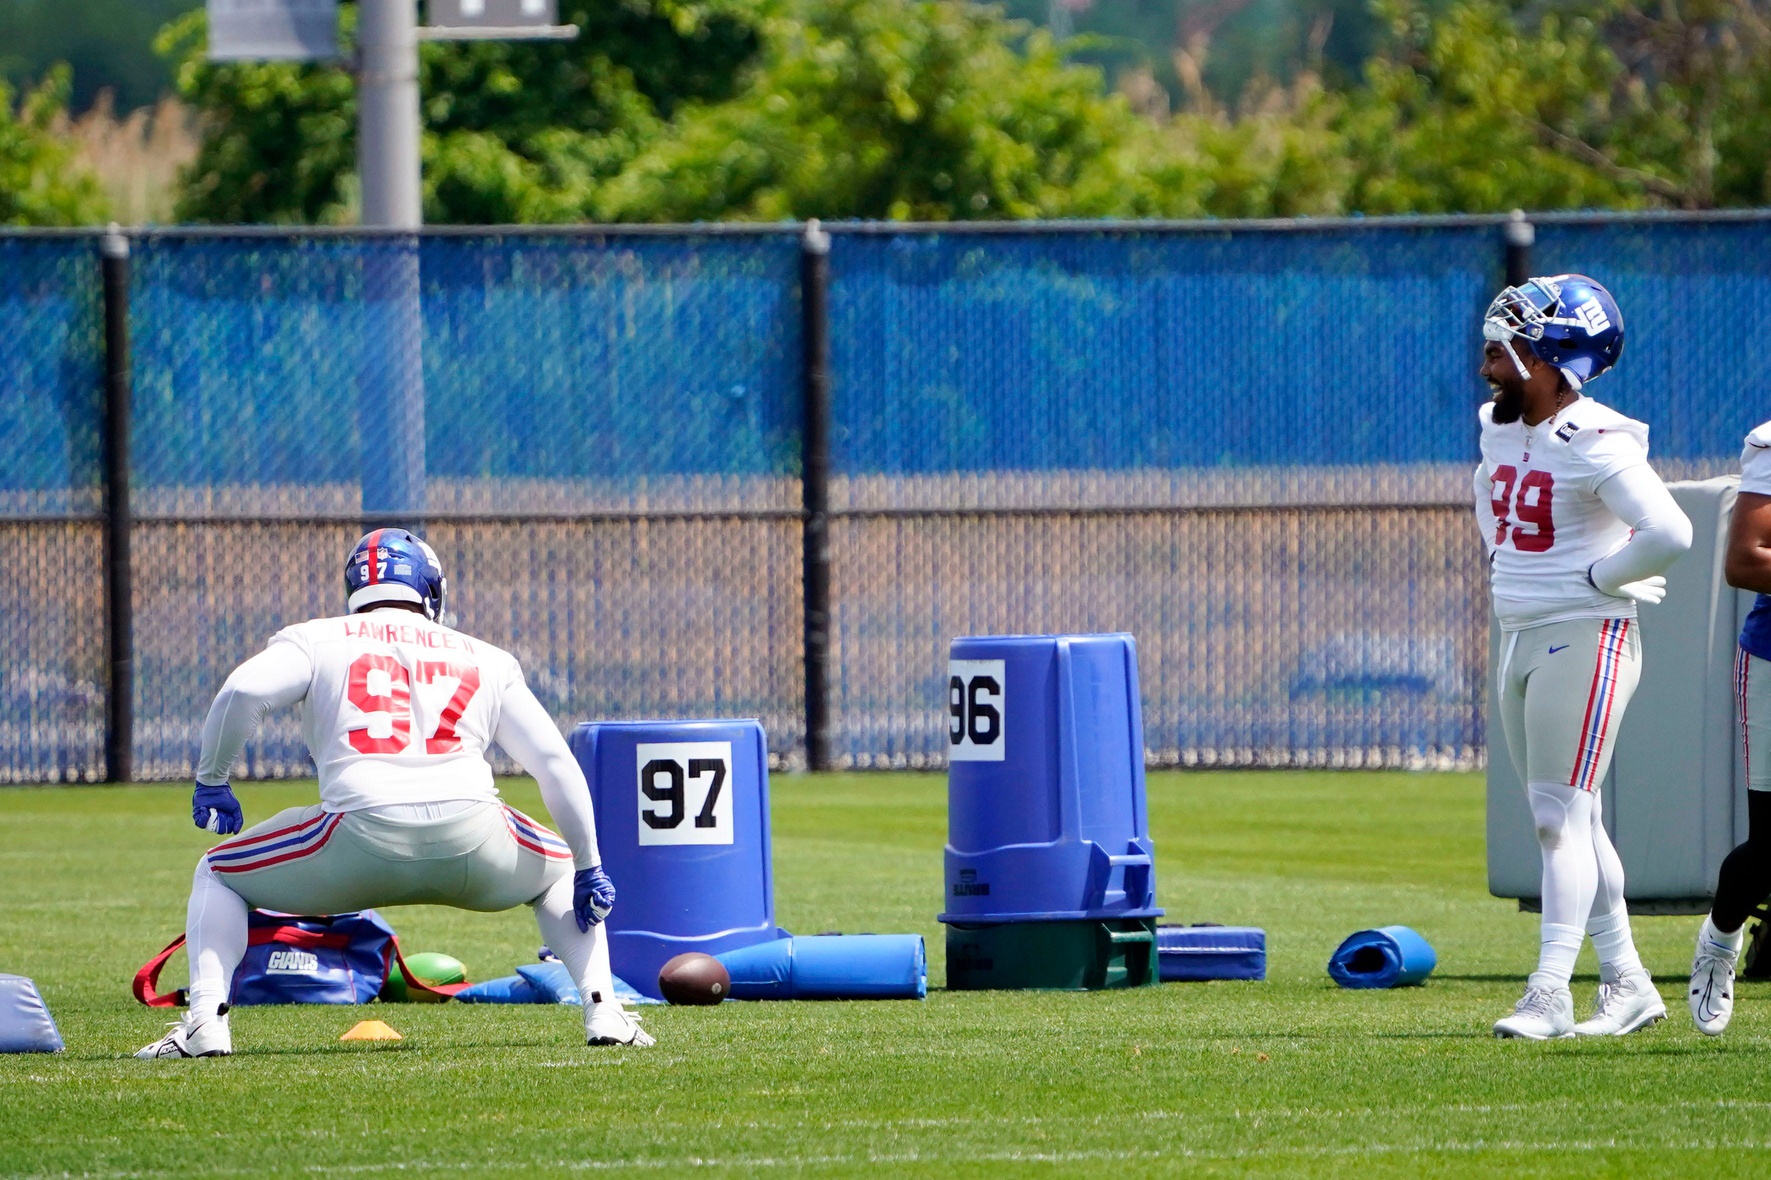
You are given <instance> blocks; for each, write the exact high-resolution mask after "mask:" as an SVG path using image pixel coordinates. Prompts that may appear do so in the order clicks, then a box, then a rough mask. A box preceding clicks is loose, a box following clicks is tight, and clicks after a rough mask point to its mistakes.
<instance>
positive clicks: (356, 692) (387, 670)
mask: <svg viewBox="0 0 1771 1180" xmlns="http://www.w3.org/2000/svg"><path fill="white" fill-rule="evenodd" d="M281 644H293V645H295V646H296V647H298V648H300V649H301V651H302V653H303V654H304V655H305V656H306V657H307V659H308V661H309V662H310V664H311V666H312V668H313V675H312V679H311V680H310V681H309V683H308V690H307V695H306V697H305V699H304V700H303V701H302V705H301V710H302V717H301V724H302V732H303V734H304V735H305V736H306V738H307V746H308V750H309V751H310V752H311V753H312V754H313V757H314V762H315V764H316V765H317V766H318V767H319V772H320V802H321V804H322V805H323V806H324V807H325V808H326V810H327V811H355V810H358V809H360V808H364V807H380V806H385V805H387V804H394V803H437V802H444V801H447V800H451V799H488V800H489V799H496V798H497V797H498V789H497V787H495V786H494V785H493V783H492V767H491V765H490V763H488V762H487V761H486V750H487V748H488V747H489V746H490V745H491V744H492V735H493V734H494V733H495V732H496V731H497V729H498V720H499V708H500V704H501V702H502V700H503V697H504V694H505V691H506V690H507V689H508V688H510V687H511V686H512V685H516V684H521V683H522V670H521V669H520V667H519V666H518V664H517V661H516V657H514V656H512V655H511V654H510V653H508V652H506V651H503V650H502V649H500V648H496V647H493V646H492V645H491V644H489V643H483V642H481V641H480V640H478V639H471V638H469V637H468V636H466V635H463V634H461V633H460V632H459V631H455V630H453V629H451V628H449V627H445V626H443V625H442V624H441V623H433V622H431V621H430V620H429V619H426V618H425V617H424V616H423V615H420V614H416V613H414V612H412V611H406V610H371V611H368V612H366V613H363V614H355V615H346V616H344V617H341V618H333V619H315V620H313V621H312V622H308V623H298V624H296V625H295V626H293V627H285V628H284V629H283V630H281V631H279V632H277V634H276V635H275V636H273V637H272V638H271V643H270V647H269V648H268V649H267V654H272V653H274V652H276V650H277V648H278V646H279V645H281Z"/></svg>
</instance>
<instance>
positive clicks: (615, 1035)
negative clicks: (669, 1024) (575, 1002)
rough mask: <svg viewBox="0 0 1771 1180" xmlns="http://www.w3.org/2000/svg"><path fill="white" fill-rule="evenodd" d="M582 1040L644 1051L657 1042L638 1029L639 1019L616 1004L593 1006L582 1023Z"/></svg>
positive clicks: (644, 1031) (594, 1043)
mask: <svg viewBox="0 0 1771 1180" xmlns="http://www.w3.org/2000/svg"><path fill="white" fill-rule="evenodd" d="M584 1039H585V1041H586V1042H587V1043H589V1044H592V1045H632V1046H633V1047H634V1048H636V1049H644V1048H647V1047H648V1046H651V1045H656V1044H657V1043H658V1042H657V1041H656V1040H654V1039H653V1038H652V1036H651V1034H649V1033H647V1032H646V1030H645V1029H643V1028H641V1027H640V1024H639V1018H638V1017H637V1016H635V1015H633V1013H631V1012H629V1011H628V1010H627V1009H625V1008H623V1007H622V1006H621V1005H620V1004H618V1003H613V1002H605V1003H601V1004H597V1005H595V1006H593V1007H592V1008H591V1010H590V1019H589V1020H586V1021H585V1022H584Z"/></svg>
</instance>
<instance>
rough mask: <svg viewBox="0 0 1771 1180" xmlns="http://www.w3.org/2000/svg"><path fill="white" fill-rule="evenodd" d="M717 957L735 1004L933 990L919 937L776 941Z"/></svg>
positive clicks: (911, 996) (905, 995)
mask: <svg viewBox="0 0 1771 1180" xmlns="http://www.w3.org/2000/svg"><path fill="white" fill-rule="evenodd" d="M715 957H716V958H718V959H719V961H720V962H721V963H724V964H725V967H726V972H727V974H729V975H730V976H731V977H732V998H733V999H734V1000H920V999H922V998H924V997H925V996H927V995H928V990H929V974H928V954H927V951H926V950H925V949H924V947H923V943H922V935H920V934H817V935H810V936H802V937H798V938H778V939H775V940H774V941H773V942H763V943H758V944H756V945H755V946H747V947H740V948H739V949H738V950H735V951H727V952H726V953H725V954H723V955H718V956H715Z"/></svg>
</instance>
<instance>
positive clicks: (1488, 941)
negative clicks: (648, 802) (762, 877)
mask: <svg viewBox="0 0 1771 1180" xmlns="http://www.w3.org/2000/svg"><path fill="white" fill-rule="evenodd" d="M508 790H509V794H510V795H511V796H512V799H513V802H515V803H516V804H517V805H518V806H520V807H525V808H527V809H530V810H535V809H537V808H539V801H538V799H537V798H536V797H535V794H534V791H533V788H532V786H530V785H529V784H527V783H525V782H519V783H512V784H509V787H508ZM773 792H774V834H775V864H776V894H777V897H778V898H779V914H778V917H779V918H780V920H781V922H782V923H783V924H784V925H786V926H787V927H789V928H791V929H799V930H805V931H818V930H830V929H845V930H873V931H921V932H922V933H923V934H925V935H926V936H927V937H928V940H929V947H930V950H931V952H932V957H933V964H932V971H933V974H932V982H934V983H935V984H936V985H938V984H939V983H940V981H941V979H942V956H941V945H942V944H941V935H940V928H939V926H938V925H937V924H936V923H935V922H934V914H935V913H936V912H937V909H938V907H939V905H940V900H941V896H940V895H941V844H942V841H943V837H944V833H945V827H946V823H945V787H944V780H943V779H942V778H941V777H940V776H933V775H869V776H833V777H804V776H801V777H791V776H785V775H784V776H779V777H777V778H776V779H775V781H774V783H773ZM241 795H242V798H243V800H244V802H245V805H246V811H247V819H248V822H252V821H255V820H257V819H261V818H263V817H265V816H266V815H268V814H270V812H271V811H272V810H274V809H275V808H278V807H282V806H287V805H290V804H293V803H296V802H301V801H311V798H312V786H311V784H291V785H279V786H274V787H273V786H263V787H248V788H245V789H244V790H242V792H241ZM187 798H188V796H187V794H186V791H185V790H184V789H182V788H173V787H152V788H132V789H102V788H79V789H45V790H36V789H22V790H7V791H0V831H3V832H4V836H0V881H3V882H4V886H3V889H4V894H3V897H4V902H5V904H4V905H0V971H8V972H14V973H18V974H24V975H30V976H33V977H34V978H36V980H37V981H38V983H39V984H40V985H41V986H42V988H43V990H44V993H45V995H46V997H47V999H48V1001H49V1004H50V1006H51V1008H52V1010H53V1011H54V1013H55V1016H56V1018H57V1020H58V1021H59V1023H60V1025H61V1029H62V1032H63V1035H64V1036H65V1037H66V1039H67V1041H68V1051H67V1052H66V1053H65V1054H62V1055H60V1056H58V1057H53V1058H51V1057H41V1056H25V1057H0V1173H4V1174H6V1175H26V1176H62V1175H78V1176H202V1175H231V1174H247V1173H250V1174H255V1175H302V1174H313V1175H325V1174H357V1173H362V1174H374V1173H379V1172H396V1171H403V1172H411V1173H417V1174H451V1175H453V1174H467V1175H512V1176H518V1175H535V1174H541V1173H542V1172H549V1173H551V1172H558V1171H562V1170H563V1171H567V1172H601V1171H604V1170H608V1171H629V1170H631V1171H636V1172H645V1173H657V1172H664V1173H671V1172H690V1171H694V1172H696V1173H697V1174H715V1175H723V1174H732V1175H745V1174H758V1175H783V1174H795V1173H806V1174H814V1175H847V1174H862V1173H870V1174H894V1175H897V1174H905V1175H911V1174H914V1175H939V1176H943V1177H965V1176H982V1175H991V1176H999V1175H1016V1176H1019V1175H1075V1176H1085V1175H1087V1176H1095V1175H1103V1174H1124V1175H1148V1174H1158V1173H1199V1174H1206V1175H1263V1176H1267V1175H1310V1176H1313V1175H1323V1174H1351V1173H1358V1174H1360V1175H1362V1176H1392V1175H1394V1176H1412V1175H1418V1174H1421V1173H1429V1174H1456V1175H1469V1174H1478V1173H1496V1174H1498V1173H1505V1174H1508V1175H1529V1176H1538V1175H1542V1176H1570V1175H1626V1174H1627V1175H1647V1174H1659V1175H1688V1174H1695V1173H1701V1174H1705V1175H1735V1174H1739V1175H1746V1174H1748V1173H1749V1171H1753V1172H1756V1171H1758V1170H1760V1169H1761V1168H1762V1164H1761V1163H1760V1157H1757V1156H1756V1155H1755V1154H1754V1153H1752V1152H1751V1151H1750V1150H1747V1149H1751V1148H1761V1147H1763V1146H1765V1145H1766V1142H1767V1140H1771V1129H1768V1128H1771V1117H1768V1116H1771V1004H1768V1003H1767V1000H1768V999H1771V988H1767V987H1766V986H1765V985H1747V986H1746V987H1744V988H1743V989H1742V993H1741V1000H1740V1005H1739V1008H1738V1010H1737V1014H1736V1016H1735V1022H1734V1027H1733V1028H1732V1029H1731V1030H1730V1031H1729V1032H1728V1034H1727V1035H1726V1036H1725V1037H1723V1038H1720V1039H1719V1040H1709V1039H1706V1038H1703V1037H1700V1036H1699V1035H1698V1034H1697V1033H1696V1032H1695V1031H1694V1030H1693V1029H1692V1028H1691V1025H1690V1021H1689V1018H1688V1016H1687V1015H1686V1012H1685V1007H1684V1002H1683V998H1682V985H1683V981H1684V972H1685V970H1686V969H1687V966H1688V963H1689V956H1690V949H1689V948H1690V941H1691V936H1692V933H1693V931H1694V929H1695V922H1696V919H1693V918H1642V919H1638V920H1637V923H1636V929H1637V933H1638V940H1639V942H1640V943H1641V945H1642V948H1643V951H1644V957H1645V958H1646V959H1647V961H1648V964H1649V967H1650V968H1651V969H1652V970H1653V971H1654V972H1655V974H1656V976H1657V977H1658V978H1659V979H1660V981H1661V983H1662V992H1663V994H1664V995H1665V996H1666V997H1667V1000H1668V1004H1669V1007H1670V1008H1671V1010H1672V1018H1671V1019H1670V1020H1669V1021H1668V1022H1666V1023H1665V1024H1662V1025H1660V1026H1658V1027H1656V1028H1654V1029H1651V1030H1648V1031H1647V1032H1645V1033H1641V1034H1638V1035H1635V1036H1632V1037H1628V1038H1624V1039H1622V1040H1617V1041H1607V1042H1603V1043H1589V1042H1562V1043H1555V1044H1536V1045H1533V1044H1518V1043H1510V1042H1507V1043H1502V1042H1496V1041H1494V1040H1493V1039H1492V1038H1490V1036H1489V1035H1488V1026H1489V1024H1490V1023H1491V1022H1492V1021H1493V1020H1494V1019H1495V1017H1497V1016H1499V1015H1500V1014H1501V1013H1503V1012H1504V1011H1505V1010H1507V1009H1508V1008H1509V1007H1510V1005H1511V1004H1512V1002H1513V1001H1514V1000H1515V999H1516V998H1517V996H1518V994H1519V992H1520V989H1521V987H1522V985H1523V979H1524V975H1525V973H1526V971H1527V970H1528V968H1529V966H1530V965H1531V963H1532V960H1533V958H1534V955H1535V948H1536V927H1537V920H1536V918H1535V917H1534V916H1532V915H1526V914H1519V913H1517V912H1516V911H1515V908H1514V906H1513V905H1512V903H1510V902H1503V901H1498V900H1495V899H1493V898H1491V897H1489V896H1488V895H1487V892H1486V889H1485V885H1484V873H1483V848H1482V786H1481V780H1480V778H1479V777H1478V776H1473V775H1444V774H1361V773H1332V772H1330V773H1301V774H1261V773H1223V772H1218V773H1202V774H1154V775H1152V776H1151V779H1150V810H1151V814H1152V817H1153V825H1154V834H1155V836H1156V845H1157V849H1158V859H1159V870H1158V881H1159V892H1160V898H1161V901H1162V903H1163V904H1164V905H1165V906H1167V907H1168V914H1169V917H1168V919H1167V920H1169V921H1181V922H1193V921H1217V922H1225V923H1246V924H1252V925H1260V926H1264V927H1265V928H1266V929H1267V931H1268V937H1269V947H1270V951H1271V961H1270V977H1269V979H1268V980H1267V981H1266V982H1265V983H1213V984H1170V985H1167V986H1163V987H1158V988H1146V989H1140V990H1137V991H1132V992H1116V993H1096V994H1061V993H962V994H947V993H945V992H942V991H939V990H937V991H933V992H931V994H930V997H929V999H928V1001H927V1002H926V1003H911V1002H898V1003H874V1004H810V1003H802V1004H725V1005H722V1006H720V1007H717V1008H713V1009H667V1008H660V1007H652V1008H647V1009H646V1010H645V1011H646V1014H647V1017H646V1019H647V1027H648V1028H649V1029H650V1030H651V1031H652V1032H653V1033H654V1034H655V1035H656V1036H657V1037H658V1042H659V1044H658V1047H657V1048H656V1049H652V1050H649V1051H623V1050H606V1049H605V1050H595V1051H592V1050H589V1049H587V1048H586V1047H585V1046H584V1045H583V1043H582V1038H581V1030H580V1026H579V1023H578V1016H577V1012H576V1010H575V1009H566V1010H560V1009H554V1008H546V1007H522V1008H510V1007H505V1008H495V1007H469V1006H457V1005H445V1006H436V1007H432V1006H420V1005H404V1006H390V1007H386V1008H380V1007H377V1008H375V1009H371V1010H368V1011H365V1010H363V1009H355V1008H351V1009H345V1008H320V1007H307V1008H278V1009H245V1010H242V1011H241V1013H240V1014H239V1016H238V1017H237V1019H236V1022H235V1031H234V1041H235V1049H236V1055H235V1056H234V1057H232V1058H230V1059H227V1060H217V1061H198V1062H163V1063H149V1062H138V1061H135V1060H133V1059H131V1058H130V1056H129V1054H130V1053H131V1052H133V1051H134V1050H135V1049H136V1048H138V1047H139V1046H141V1045H142V1044H145V1043H146V1042H148V1041H149V1040H152V1039H153V1038H154V1037H155V1036H157V1035H158V1033H159V1031H160V1028H161V1025H162V1023H163V1022H164V1020H165V1019H166V1018H165V1016H163V1015H162V1014H161V1013H160V1012H158V1011H155V1012H150V1011H148V1010H147V1009H145V1008H142V1007H139V1006H138V1005H136V1004H135V1002H134V1001H133V1000H132V999H131V998H130V997H129V992H128V983H129V978H130V976H131V975H132V974H133V972H134V970H135V968H136V967H137V966H138V965H139V964H140V963H141V962H142V961H143V960H144V959H146V958H147V957H148V956H149V955H150V954H151V953H153V952H154V951H156V950H158V949H159V948H160V946H162V945H163V944H164V943H165V942H166V941H168V940H169V939H170V938H171V937H172V936H173V934H174V933H176V932H177V930H178V928H179V926H180V924H181V923H182V920H183V913H184V896H185V891H186V889H187V887H188V882H189V877H190V870H191V867H192V865H193V864H194V863H195V859H196V857H197V855H198V853H199V852H200V851H201V850H202V849H203V848H204V847H205V840H204V835H203V833H201V832H198V831H196V830H194V829H193V828H192V827H191V826H190V822H189V818H188V816H189V811H188V806H187ZM536 814H544V813H543V812H540V811H536ZM388 916H389V917H390V919H391V920H392V921H393V923H394V925H395V926H396V928H397V929H398V930H399V932H400V935H401V942H402V945H403V946H405V947H406V948H407V949H408V950H443V951H448V952H450V953H452V954H454V955H456V956H457V957H459V958H461V959H462V960H464V961H465V962H466V963H467V965H468V969H469V972H470V975H471V976H472V977H473V978H487V977H490V976H493V975H502V974H506V973H508V972H509V971H510V970H511V969H512V967H513V966H514V965H515V964H516V963H519V962H526V961H529V960H530V959H532V957H533V955H534V951H535V946H536V943H537V936H536V933H535V929H534V926H533V923H532V921H531V919H530V918H529V915H528V913H527V912H526V911H523V910H519V911H516V912H513V913H508V914H500V915H476V914H464V913H457V912H454V911H448V910H438V909H416V908H415V909H396V910H390V911H388ZM1391 922H1403V923H1407V924H1409V925H1412V926H1414V927H1416V928H1417V929H1419V930H1420V931H1422V932H1423V933H1424V934H1426V935H1427V937H1428V938H1429V939H1430V940H1432V941H1433V943H1434V944H1435V945H1436V946H1437V948H1438V951H1439V956H1440V968H1439V972H1438V974H1436V975H1435V976H1434V977H1433V979H1432V980H1431V981H1429V983H1428V985H1427V986H1426V987H1424V988H1419V989H1409V990H1404V991H1398V992H1375V993H1374V992H1343V991H1339V990H1337V989H1336V988H1335V987H1334V986H1333V985H1332V984H1331V983H1330V982H1329V980H1328V978H1327V976H1326V974H1325V973H1324V971H1323V964H1324V963H1325V962H1326V960H1327V958H1328V954H1329V952H1330V950H1332V949H1333V947H1334V945H1335V943H1336V942H1337V941H1338V940H1339V939H1340V938H1341V937H1343V936H1344V935H1346V934H1347V933H1349V932H1350V931H1352V930H1354V929H1357V928H1360V927H1363V926H1369V925H1378V924H1385V923H1391ZM1590 955H1591V952H1590V950H1589V952H1588V956H1589V957H1588V958H1586V959H1583V961H1582V968H1583V975H1582V976H1581V977H1580V978H1578V979H1577V980H1576V984H1575V987H1576V998H1577V1002H1578V1004H1579V1006H1580V1007H1581V1008H1582V1009H1583V1011H1582V1015H1583V1016H1584V1014H1585V1012H1584V1009H1585V1008H1586V1007H1587V1006H1588V1005H1589V1004H1590V1002H1591V996H1592V991H1593V988H1594V983H1595V976H1594V965H1593V963H1592V961H1591V958H1590ZM182 963H183V959H182V957H180V958H179V959H177V960H175V961H174V963H173V965H172V971H173V976H172V977H169V979H170V980H173V981H181V980H182V974H183V968H182ZM365 1015H373V1016H380V1017H384V1018H385V1019H387V1020H388V1021H389V1022H390V1023H392V1024H393V1025H394V1027H395V1028H397V1029H399V1030H400V1031H401V1032H402V1033H404V1034H405V1040H404V1041H402V1042H400V1043H398V1044H397V1045H387V1046H361V1045H341V1044H339V1043H338V1036H339V1034H340V1033H342V1032H343V1031H344V1030H345V1029H346V1028H348V1027H349V1026H350V1025H351V1024H352V1023H354V1022H355V1021H356V1020H358V1019H360V1018H362V1017H364V1016H365Z"/></svg>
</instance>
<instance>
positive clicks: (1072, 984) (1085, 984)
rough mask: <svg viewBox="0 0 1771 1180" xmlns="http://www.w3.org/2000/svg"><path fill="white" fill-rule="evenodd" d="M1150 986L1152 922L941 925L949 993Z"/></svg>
mask: <svg viewBox="0 0 1771 1180" xmlns="http://www.w3.org/2000/svg"><path fill="white" fill-rule="evenodd" d="M1156 981H1157V975H1156V919H1155V918H1098V919H1091V920H1088V921H1081V922H999V923H993V924H989V925H984V924H968V923H958V922H949V923H948V925H947V987H948V990H950V991H989V990H996V991H1003V990H1013V989H1025V988H1040V989H1046V990H1052V991H1098V990H1101V989H1105V988H1120V987H1147V986H1151V985H1153V984H1155V983H1156Z"/></svg>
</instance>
